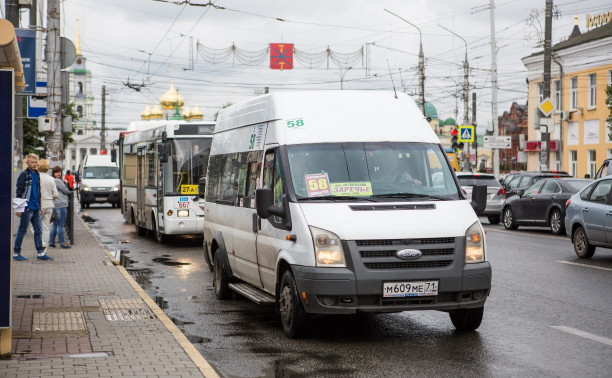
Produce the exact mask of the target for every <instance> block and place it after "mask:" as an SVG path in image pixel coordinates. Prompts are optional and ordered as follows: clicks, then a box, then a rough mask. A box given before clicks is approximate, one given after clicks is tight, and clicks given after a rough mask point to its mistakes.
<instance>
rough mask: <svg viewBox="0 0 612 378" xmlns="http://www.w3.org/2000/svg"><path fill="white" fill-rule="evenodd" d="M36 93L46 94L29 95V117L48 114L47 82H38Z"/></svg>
mask: <svg viewBox="0 0 612 378" xmlns="http://www.w3.org/2000/svg"><path fill="white" fill-rule="evenodd" d="M36 93H37V94H42V95H44V96H41V97H36V96H28V118H38V117H40V116H45V115H47V97H46V96H47V82H46V81H37V82H36Z"/></svg>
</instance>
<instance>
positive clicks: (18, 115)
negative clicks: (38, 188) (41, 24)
mask: <svg viewBox="0 0 612 378" xmlns="http://www.w3.org/2000/svg"><path fill="white" fill-rule="evenodd" d="M4 13H5V14H6V19H7V20H9V21H10V22H11V24H13V27H14V28H15V29H17V28H19V0H6V2H5V3H4ZM14 109H15V110H14V111H15V135H14V138H15V140H14V148H15V155H14V161H13V163H14V165H13V169H14V170H15V171H16V172H19V171H21V170H22V165H23V161H22V159H23V96H22V95H21V94H16V95H15V107H14Z"/></svg>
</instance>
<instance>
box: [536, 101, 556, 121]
mask: <svg viewBox="0 0 612 378" xmlns="http://www.w3.org/2000/svg"><path fill="white" fill-rule="evenodd" d="M538 109H540V111H541V112H542V114H544V116H546V117H548V116H549V115H550V114H551V113H552V112H553V111H554V110H555V104H553V103H552V101H550V98H548V97H546V98H545V99H544V100H542V102H540V104H539V105H538Z"/></svg>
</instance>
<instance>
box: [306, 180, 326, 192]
mask: <svg viewBox="0 0 612 378" xmlns="http://www.w3.org/2000/svg"><path fill="white" fill-rule="evenodd" d="M308 187H309V188H310V190H327V189H328V188H329V185H328V184H327V180H326V179H324V178H320V179H318V180H310V181H308Z"/></svg>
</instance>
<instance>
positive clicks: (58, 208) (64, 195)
mask: <svg viewBox="0 0 612 378" xmlns="http://www.w3.org/2000/svg"><path fill="white" fill-rule="evenodd" d="M61 177H62V168H60V167H59V166H57V165H56V166H55V167H53V178H54V179H55V186H56V187H57V191H58V192H59V199H57V200H56V201H54V202H53V204H54V205H55V210H54V211H55V221H54V222H53V227H51V235H50V236H49V247H51V248H55V235H56V234H57V238H58V239H59V242H60V247H61V248H64V249H68V248H72V246H71V245H68V243H66V240H64V223H66V215H67V214H68V203H69V202H68V196H69V195H70V190H68V187H67V186H66V184H64V181H63V180H62V178H61Z"/></svg>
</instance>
